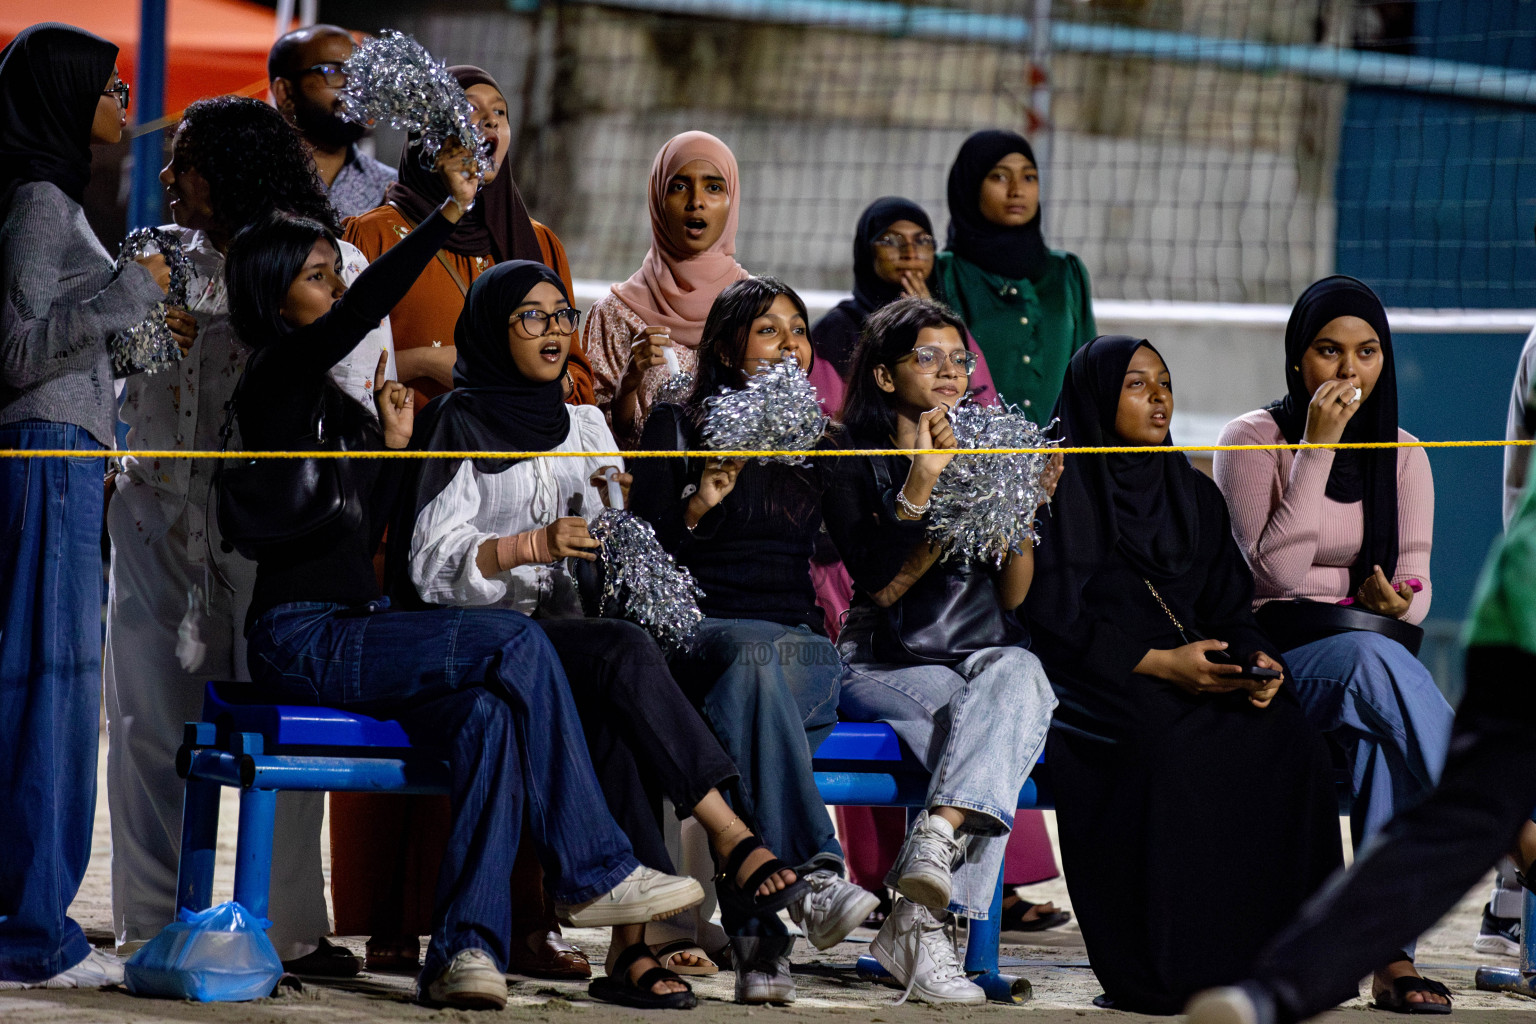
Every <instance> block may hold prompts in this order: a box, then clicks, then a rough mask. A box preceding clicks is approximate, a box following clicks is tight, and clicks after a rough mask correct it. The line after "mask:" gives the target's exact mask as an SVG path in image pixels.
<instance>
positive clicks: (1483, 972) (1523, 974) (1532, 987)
mask: <svg viewBox="0 0 1536 1024" xmlns="http://www.w3.org/2000/svg"><path fill="white" fill-rule="evenodd" d="M1532 927H1536V893H1533V892H1531V891H1530V890H1529V889H1527V890H1526V891H1525V900H1524V902H1523V903H1522V905H1521V909H1520V969H1519V970H1515V969H1514V968H1513V967H1479V968H1478V969H1477V974H1476V975H1475V976H1474V980H1475V983H1476V985H1477V987H1478V989H1479V990H1481V991H1483V992H1511V993H1514V994H1515V995H1522V996H1530V997H1536V939H1533V938H1532V936H1531V928H1532Z"/></svg>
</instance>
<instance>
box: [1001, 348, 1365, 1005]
mask: <svg viewBox="0 0 1536 1024" xmlns="http://www.w3.org/2000/svg"><path fill="white" fill-rule="evenodd" d="M1172 413H1173V391H1172V384H1171V381H1170V378H1169V374H1168V369H1167V367H1166V366H1165V365H1164V364H1163V361H1162V358H1161V357H1160V356H1159V355H1158V353H1157V351H1156V350H1155V349H1153V348H1152V346H1151V345H1150V344H1148V343H1147V342H1146V341H1142V340H1138V339H1135V338H1124V337H1104V338H1096V339H1094V340H1093V341H1092V342H1091V343H1089V344H1088V345H1087V346H1085V347H1084V348H1082V349H1081V350H1079V351H1078V353H1077V354H1076V355H1075V356H1073V358H1072V362H1071V365H1070V366H1069V367H1068V370H1067V376H1066V380H1065V383H1064V385H1063V388H1062V393H1061V398H1060V400H1059V401H1058V402H1057V404H1056V410H1055V415H1056V416H1057V417H1059V418H1060V420H1061V426H1060V430H1061V432H1062V434H1063V436H1064V438H1065V441H1066V443H1067V444H1068V445H1069V446H1071V447H1095V446H1103V445H1134V446H1137V447H1143V448H1148V449H1155V448H1157V447H1162V446H1166V445H1168V444H1169V443H1171V442H1170V440H1169V437H1168V421H1169V419H1170V418H1171V416H1172ZM1053 505H1054V507H1053V509H1052V511H1051V518H1050V520H1049V522H1048V523H1047V524H1046V525H1045V528H1044V529H1043V530H1042V534H1043V540H1042V543H1041V544H1040V546H1039V547H1038V548H1037V549H1036V551H1035V559H1036V570H1035V583H1034V586H1033V587H1032V588H1031V590H1030V593H1029V598H1028V601H1027V603H1026V607H1027V609H1028V614H1029V621H1030V626H1031V629H1032V632H1033V636H1034V650H1035V652H1036V653H1037V654H1038V655H1039V656H1040V659H1041V660H1042V661H1043V662H1044V663H1045V667H1046V671H1047V673H1048V674H1049V676H1050V679H1051V682H1052V684H1053V685H1054V686H1055V687H1056V692H1057V696H1058V698H1059V699H1060V702H1061V703H1060V706H1059V707H1058V708H1057V712H1056V723H1055V727H1054V728H1053V730H1052V735H1051V739H1050V741H1049V748H1048V750H1047V753H1046V763H1047V764H1048V765H1050V766H1051V779H1052V783H1053V785H1054V786H1055V787H1056V789H1057V805H1058V808H1059V810H1058V811H1057V820H1058V823H1059V826H1060V830H1061V832H1060V835H1061V848H1062V858H1063V861H1064V862H1065V864H1066V866H1067V884H1068V887H1069V889H1070V891H1071V894H1072V908H1073V910H1074V911H1076V913H1077V915H1078V920H1079V921H1080V922H1081V924H1082V929H1083V939H1084V941H1085V942H1086V943H1087V946H1088V956H1089V960H1090V962H1091V964H1092V966H1093V969H1094V972H1095V974H1097V975H1098V978H1099V982H1100V983H1101V984H1102V985H1103V986H1104V997H1103V998H1104V999H1105V1000H1106V1001H1107V1002H1108V1003H1110V1004H1112V1005H1113V1006H1114V1007H1115V1008H1117V1009H1124V1010H1131V1011H1136V1012H1141V1013H1161V1014H1171V1013H1178V1012H1179V1011H1180V1010H1181V1009H1182V1007H1183V1005H1184V1002H1185V1000H1186V999H1187V998H1188V997H1189V996H1190V995H1191V994H1193V993H1194V992H1196V991H1198V990H1200V989H1202V988H1205V987H1208V986H1211V985H1217V984H1226V983H1230V982H1231V981H1233V980H1235V979H1238V978H1241V977H1243V976H1244V971H1245V970H1246V968H1247V967H1248V964H1249V961H1250V960H1251V959H1252V958H1253V957H1254V956H1255V955H1256V954H1257V953H1258V951H1259V949H1260V947H1261V946H1262V945H1263V944H1264V942H1265V941H1266V940H1267V939H1268V938H1269V937H1270V936H1272V935H1273V934H1274V933H1276V932H1277V931H1278V930H1279V929H1280V928H1281V927H1282V926H1283V925H1284V924H1285V922H1286V921H1287V920H1288V919H1289V917H1290V915H1291V914H1292V913H1293V912H1294V910H1295V908H1296V906H1297V905H1298V904H1299V903H1300V902H1301V901H1302V900H1303V899H1304V898H1305V897H1306V896H1307V895H1308V894H1309V893H1311V892H1312V891H1313V890H1314V889H1316V888H1317V886H1318V885H1320V884H1321V883H1322V881H1323V880H1324V879H1325V878H1326V877H1327V876H1328V874H1329V872H1331V871H1332V870H1334V869H1335V868H1337V867H1338V866H1339V865H1340V863H1341V859H1342V854H1341V850H1340V845H1339V827H1338V801H1337V798H1336V797H1335V795H1334V792H1333V781H1332V775H1333V770H1332V765H1331V763H1330V760H1329V757H1328V752H1327V748H1326V747H1325V745H1324V744H1323V741H1322V738H1321V736H1319V735H1318V733H1317V732H1316V730H1314V729H1313V728H1312V727H1311V726H1310V725H1308V723H1307V721H1306V718H1305V716H1304V715H1303V713H1302V710H1301V706H1300V704H1299V703H1298V702H1297V700H1296V698H1295V696H1294V694H1293V692H1292V689H1291V688H1290V687H1289V685H1287V684H1286V683H1285V680H1284V678H1283V677H1281V678H1278V679H1276V678H1270V679H1244V678H1240V677H1239V673H1240V672H1241V671H1242V669H1241V668H1240V666H1245V665H1256V666H1258V667H1259V668H1261V669H1269V670H1275V669H1283V665H1281V663H1280V659H1279V653H1278V651H1277V650H1276V649H1275V648H1274V646H1273V645H1272V644H1271V643H1270V642H1269V640H1268V639H1267V638H1266V637H1265V636H1264V634H1263V633H1262V632H1260V631H1259V629H1258V626H1257V625H1256V624H1255V622H1254V619H1253V613H1252V611H1251V610H1250V608H1249V605H1250V601H1251V599H1252V596H1253V579H1252V577H1251V576H1250V575H1249V573H1248V568H1247V566H1246V565H1245V564H1244V563H1243V559H1242V554H1241V553H1240V552H1239V551H1238V549H1237V545H1236V544H1235V543H1234V542H1233V540H1232V533H1231V524H1230V522H1229V520H1228V518H1227V509H1226V504H1225V502H1223V501H1222V498H1221V493H1220V492H1219V491H1217V489H1216V486H1215V484H1213V483H1211V481H1210V480H1209V479H1207V478H1206V477H1204V476H1203V475H1202V474H1200V473H1199V472H1198V471H1196V470H1195V469H1194V468H1193V467H1192V466H1190V464H1189V462H1188V460H1187V459H1185V458H1184V456H1182V455H1178V454H1172V453H1159V452H1157V451H1152V450H1149V451H1139V452H1133V453H1128V454H1120V455H1076V454H1072V453H1071V448H1070V447H1069V448H1068V454H1067V459H1066V471H1065V472H1064V473H1063V475H1062V479H1061V483H1060V485H1059V487H1058V488H1057V491H1056V496H1055V499H1054V501H1053ZM1211 654H1214V655H1215V656H1216V657H1217V658H1218V659H1220V658H1222V657H1225V658H1228V659H1230V663H1229V664H1221V663H1217V662H1213V661H1211V660H1210V658H1209V657H1208V655H1211Z"/></svg>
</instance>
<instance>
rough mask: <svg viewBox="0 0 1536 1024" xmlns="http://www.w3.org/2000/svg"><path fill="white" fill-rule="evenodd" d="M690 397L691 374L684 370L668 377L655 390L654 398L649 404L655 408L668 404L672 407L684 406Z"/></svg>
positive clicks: (691, 387)
mask: <svg viewBox="0 0 1536 1024" xmlns="http://www.w3.org/2000/svg"><path fill="white" fill-rule="evenodd" d="M691 397H693V374H691V373H689V372H687V371H686V370H685V371H683V372H681V373H674V374H673V375H672V376H670V377H668V378H667V380H666V383H665V384H663V385H662V386H661V387H659V388H657V389H656V397H655V398H653V399H651V404H652V405H653V406H655V405H660V404H662V403H663V402H670V403H671V404H672V405H686V404H688V399H689V398H691Z"/></svg>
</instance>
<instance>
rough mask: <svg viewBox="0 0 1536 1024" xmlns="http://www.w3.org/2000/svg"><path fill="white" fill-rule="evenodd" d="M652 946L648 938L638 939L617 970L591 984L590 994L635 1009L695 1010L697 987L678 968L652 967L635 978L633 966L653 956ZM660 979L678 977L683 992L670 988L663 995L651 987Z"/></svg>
mask: <svg viewBox="0 0 1536 1024" xmlns="http://www.w3.org/2000/svg"><path fill="white" fill-rule="evenodd" d="M653 955H654V954H652V953H651V947H650V946H647V945H646V944H645V943H644V942H637V943H635V944H634V945H633V946H630V947H629V948H628V949H626V950H624V952H622V953H620V954H619V956H618V959H616V960H615V961H614V962H613V970H612V972H610V973H609V974H608V976H607V977H603V978H595V979H593V981H592V983H591V984H590V985H588V986H587V995H589V996H591V997H592V998H593V999H598V1000H601V1001H602V1002H605V1003H613V1004H614V1005H616V1006H627V1007H629V1008H630V1009H632V1010H691V1009H693V1008H694V1007H695V1006H698V1005H699V999H698V997H697V996H695V995H694V994H693V989H692V988H690V987H689V985H688V983H687V982H686V981H684V980H683V979H682V978H679V977H678V976H677V972H675V971H669V970H667V969H666V968H665V967H652V968H651V969H650V970H648V971H646V972H645V973H644V974H642V975H640V980H639V981H631V980H630V978H629V969H630V968H631V967H633V966H634V964H635V961H636V960H639V959H641V958H642V957H649V956H653ZM658 981H675V982H677V983H678V984H679V985H682V986H683V991H682V992H668V993H667V994H666V995H664V996H659V995H657V994H656V993H654V992H652V991H651V986H653V985H655V984H656V983H657V982H658Z"/></svg>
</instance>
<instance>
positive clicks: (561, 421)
mask: <svg viewBox="0 0 1536 1024" xmlns="http://www.w3.org/2000/svg"><path fill="white" fill-rule="evenodd" d="M546 282H547V283H549V284H552V285H554V286H555V287H556V288H557V289H559V291H560V294H561V295H565V285H564V284H562V283H561V281H560V275H559V274H556V273H555V272H554V271H553V270H551V269H550V268H548V267H546V266H545V265H544V264H542V263H537V262H534V261H533V260H513V261H511V262H509V263H498V264H496V265H495V266H494V267H492V268H491V269H489V270H487V271H486V272H485V273H483V274H481V275H480V276H479V277H477V278H475V282H474V284H472V285H470V286H469V294H468V295H466V296H465V299H464V311H463V312H462V313H460V314H459V322H458V324H457V325H456V326H455V327H454V330H453V343H454V345H455V347H456V352H457V358H456V359H455V361H454V364H453V384H454V390H452V391H450V392H448V393H447V394H445V395H439V396H438V397H437V398H434V399H433V400H432V401H430V402H428V403H427V407H426V408H425V409H423V410H422V411H421V412H420V413H419V414H417V416H416V424H415V428H414V429H413V430H412V432H411V447H412V448H414V449H417V450H424V451H436V452H460V451H525V452H547V451H549V450H550V449H551V448H553V447H555V446H556V445H558V444H560V443H561V442H562V441H564V440H565V438H566V436H567V435H569V434H570V431H571V417H570V413H569V412H568V411H567V406H566V404H565V388H564V386H563V384H562V379H563V377H564V373H563V369H564V368H563V367H562V373H561V375H560V376H557V377H556V378H555V379H554V380H552V381H548V382H544V383H539V382H536V381H531V380H529V379H528V378H527V377H525V376H523V373H522V371H521V370H519V369H518V368H517V364H516V363H515V362H513V360H512V352H511V350H510V348H508V344H507V321H508V320H509V319H510V318H511V316H512V311H513V310H514V309H516V308H517V307H518V306H520V305H521V304H522V302H523V300H524V299H525V298H527V296H528V293H529V292H531V291H532V290H533V289H534V287H535V286H536V285H539V284H542V283H546ZM566 300H567V301H569V300H570V297H569V296H566ZM474 463H475V468H476V469H478V470H479V471H480V472H482V473H500V472H502V471H504V470H505V469H507V468H508V467H509V466H511V464H512V460H509V459H475V460H474ZM461 465H462V463H459V462H456V461H454V460H452V459H423V460H421V462H420V464H418V465H416V466H415V467H414V468H413V470H412V471H411V472H410V475H409V476H408V478H407V480H406V482H405V486H404V490H403V495H404V500H402V501H401V502H400V503H399V505H398V513H399V515H398V516H397V518H396V519H395V520H394V522H392V523H391V524H390V538H391V540H390V545H389V550H388V553H387V557H386V562H387V567H386V571H385V575H386V582H387V585H388V589H389V592H390V595H391V597H392V598H394V599H396V600H398V601H402V602H403V603H404V605H405V606H406V607H414V606H417V605H419V603H420V602H419V599H417V600H412V595H413V594H414V593H415V588H414V587H413V586H412V585H411V583H410V576H409V572H408V569H409V566H408V564H407V562H408V560H409V557H410V547H411V537H412V535H413V534H414V533H415V531H416V520H417V518H419V517H420V515H421V511H422V509H424V508H426V507H427V506H428V505H430V504H431V503H432V501H433V499H434V498H436V497H437V496H438V495H439V494H441V493H443V491H444V489H446V488H447V486H448V484H449V483H451V482H452V480H453V478H454V476H456V475H457V474H458V472H459V467H460V466H461Z"/></svg>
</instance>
